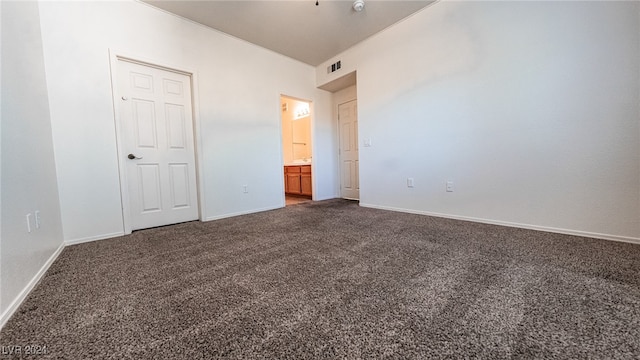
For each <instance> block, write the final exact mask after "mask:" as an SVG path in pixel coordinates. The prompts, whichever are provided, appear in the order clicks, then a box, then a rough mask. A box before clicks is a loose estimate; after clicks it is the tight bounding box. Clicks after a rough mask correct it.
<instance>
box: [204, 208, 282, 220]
mask: <svg viewBox="0 0 640 360" xmlns="http://www.w3.org/2000/svg"><path fill="white" fill-rule="evenodd" d="M283 207H284V206H283V205H278V206H269V207H265V208H260V209H251V210H247V211H240V212H235V213H228V214H222V215H216V216H209V217H207V218H205V219H204V220H203V221H212V220H220V219H225V218H230V217H234V216H240V215H247V214H253V213H258V212H263V211H269V210H275V209H282V208H283Z"/></svg>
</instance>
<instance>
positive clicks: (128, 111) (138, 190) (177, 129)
mask: <svg viewBox="0 0 640 360" xmlns="http://www.w3.org/2000/svg"><path fill="white" fill-rule="evenodd" d="M117 91H118V97H116V101H119V102H120V104H119V109H120V133H121V134H120V141H122V145H121V149H123V150H124V154H123V155H122V156H124V157H125V158H124V159H121V161H123V162H124V164H125V166H124V171H125V178H126V184H122V186H126V187H127V189H128V202H129V221H130V224H131V230H136V229H144V228H149V227H154V226H161V225H167V224H174V223H179V222H184V221H190V220H196V219H198V204H197V188H196V170H195V165H196V164H195V150H194V137H193V121H192V102H191V79H190V77H189V76H187V75H184V74H180V73H175V72H171V71H166V70H161V69H159V68H155V67H150V66H145V65H141V64H136V63H132V62H128V61H124V60H118V90H117ZM125 205H126V204H125ZM125 213H126V212H125Z"/></svg>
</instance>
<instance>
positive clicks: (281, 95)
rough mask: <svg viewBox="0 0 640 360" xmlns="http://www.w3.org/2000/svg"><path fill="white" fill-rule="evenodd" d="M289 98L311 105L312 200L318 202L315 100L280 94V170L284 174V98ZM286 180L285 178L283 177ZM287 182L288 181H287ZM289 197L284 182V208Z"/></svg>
mask: <svg viewBox="0 0 640 360" xmlns="http://www.w3.org/2000/svg"><path fill="white" fill-rule="evenodd" d="M283 97H284V98H289V99H291V100H296V101H304V102H306V103H309V116H310V121H309V127H310V129H309V131H311V134H310V135H311V200H312V201H315V200H316V193H317V189H316V186H317V182H316V176H317V172H316V171H315V170H314V168H315V163H316V157H315V154H316V139H315V126H314V124H315V118H316V114H315V109H314V103H313V100H309V99H305V98H301V97H297V96H291V95H287V94H285V93H280V94H279V95H278V117H279V119H280V131H279V133H280V164H281V166H280V168H281V169H282V172H284V146H283V141H284V139H283V138H282V98H283ZM283 178H284V176H283ZM285 181H286V179H285ZM286 198H287V195H286V194H285V187H284V182H283V183H282V206H283V207H285V206H286V204H287V200H286Z"/></svg>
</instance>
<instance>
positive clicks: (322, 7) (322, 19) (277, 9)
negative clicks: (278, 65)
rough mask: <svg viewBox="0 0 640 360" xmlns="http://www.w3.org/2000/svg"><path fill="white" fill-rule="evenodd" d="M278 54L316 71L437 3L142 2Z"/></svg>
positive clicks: (299, 0)
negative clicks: (356, 6)
mask: <svg viewBox="0 0 640 360" xmlns="http://www.w3.org/2000/svg"><path fill="white" fill-rule="evenodd" d="M142 1H144V2H146V3H148V4H151V5H153V6H155V7H158V8H160V9H163V10H165V11H168V12H171V13H174V14H176V15H180V16H182V17H184V18H187V19H191V20H193V21H196V22H198V23H201V24H203V25H206V26H209V27H211V28H214V29H217V30H219V31H222V32H225V33H227V34H230V35H232V36H235V37H237V38H240V39H243V40H246V41H248V42H251V43H253V44H256V45H259V46H262V47H264V48H267V49H270V50H273V51H275V52H278V53H280V54H283V55H286V56H289V57H291V58H294V59H297V60H300V61H302V62H304V63H307V64H310V65H313V66H317V65H320V64H321V63H322V62H324V61H326V60H329V59H331V58H332V57H334V56H335V55H337V54H339V53H341V52H342V51H344V50H346V49H348V48H350V47H351V46H353V45H355V44H357V43H359V42H360V41H362V40H364V39H366V38H368V37H369V36H371V35H373V34H375V33H377V32H379V31H381V30H383V29H385V28H387V27H389V26H391V25H393V24H395V23H396V22H398V21H400V20H402V19H404V18H406V17H408V16H409V15H411V14H413V13H415V12H417V11H419V10H421V9H422V8H424V7H425V6H427V5H429V4H430V3H432V2H434V1H433V0H417V1H415V0H414V1H403V0H386V1H383V0H365V7H364V10H363V11H362V12H356V11H354V10H353V8H352V5H353V0H319V5H318V6H316V5H315V0H290V1H273V0H258V1H250V0H235V1H221V0H204V1H203V0H200V1H197V0H195V1H194V0H182V1H180V0H142Z"/></svg>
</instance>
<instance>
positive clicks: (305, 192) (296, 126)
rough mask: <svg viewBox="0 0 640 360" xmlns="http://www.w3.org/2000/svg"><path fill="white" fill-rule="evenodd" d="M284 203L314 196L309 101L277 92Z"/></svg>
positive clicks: (304, 199) (300, 201) (288, 203)
mask: <svg viewBox="0 0 640 360" xmlns="http://www.w3.org/2000/svg"><path fill="white" fill-rule="evenodd" d="M280 106H281V123H282V162H283V164H284V167H283V169H282V175H283V181H284V195H285V205H286V206H289V205H296V204H300V203H304V202H308V201H311V200H312V199H313V182H312V173H313V152H312V149H313V146H312V137H311V102H310V101H308V100H302V99H297V98H293V97H290V96H285V95H282V96H280Z"/></svg>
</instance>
